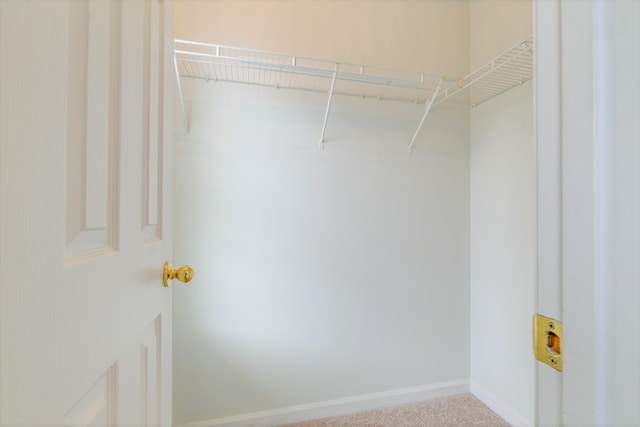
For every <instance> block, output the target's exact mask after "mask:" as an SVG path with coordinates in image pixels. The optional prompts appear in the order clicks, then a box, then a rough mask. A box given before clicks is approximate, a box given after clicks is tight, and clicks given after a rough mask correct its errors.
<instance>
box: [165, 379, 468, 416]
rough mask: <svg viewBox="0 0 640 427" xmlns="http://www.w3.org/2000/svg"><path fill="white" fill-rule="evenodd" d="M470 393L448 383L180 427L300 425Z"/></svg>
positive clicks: (463, 385) (465, 384)
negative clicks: (310, 421) (306, 422)
mask: <svg viewBox="0 0 640 427" xmlns="http://www.w3.org/2000/svg"><path fill="white" fill-rule="evenodd" d="M468 392H469V379H462V380H457V381H447V382H442V383H437V384H429V385H424V386H419V387H411V388H403V389H399V390H390V391H384V392H381V393H372V394H364V395H359V396H352V397H347V398H344V399H335V400H327V401H324V402H316V403H310V404H306V405H297V406H289V407H287V408H280V409H273V410H268V411H260V412H251V413H248V414H243V415H236V416H233V417H225V418H214V419H211V420H205V421H199V422H196V423H189V424H182V425H180V426H176V427H212V426H224V427H240V426H243V427H248V426H254V427H266V426H278V425H282V424H288V423H296V422H301V421H306V420H313V419H317V418H324V417H334V416H339V415H346V414H353V413H356V412H362V411H369V410H372V409H379V408H384V407H388V406H396V405H403V404H407V403H413V402H419V401H423V400H429V399H434V398H437V397H446V396H452V395H455V394H461V393H468Z"/></svg>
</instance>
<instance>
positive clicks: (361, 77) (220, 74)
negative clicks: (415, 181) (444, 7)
mask: <svg viewBox="0 0 640 427" xmlns="http://www.w3.org/2000/svg"><path fill="white" fill-rule="evenodd" d="M174 48H175V50H174V64H175V68H176V75H177V79H178V92H179V96H180V102H181V106H182V112H183V115H184V120H185V129H186V130H187V131H188V129H189V122H188V117H187V114H186V110H185V107H184V98H183V95H182V84H181V79H182V78H197V79H205V80H213V81H221V82H233V83H243V84H251V85H258V86H269V87H274V88H282V89H295V90H304V91H312V92H319V93H324V94H327V95H328V100H327V106H326V111H325V116H324V123H323V127H322V133H321V136H320V148H323V147H324V134H325V130H326V127H327V120H328V116H329V112H330V109H331V102H332V99H333V96H334V95H344V96H357V97H361V98H373V99H378V100H385V101H400V102H411V103H414V104H422V105H424V109H425V111H424V113H423V116H422V119H421V120H420V124H419V125H418V128H417V130H416V132H415V134H414V136H413V139H412V140H411V142H410V144H409V151H411V149H412V147H413V144H414V142H415V140H416V137H417V136H418V133H419V132H420V129H421V128H422V125H423V123H424V121H425V119H426V117H427V115H428V114H429V111H430V110H431V108H432V107H434V106H436V105H438V104H441V103H443V102H448V103H458V104H460V103H463V104H466V105H469V103H470V105H471V106H476V105H479V104H481V103H482V102H484V101H486V100H488V99H491V98H493V97H494V96H496V95H498V94H500V93H502V92H504V91H506V90H509V89H510V88H512V87H514V86H516V85H519V84H522V83H524V82H525V81H527V80H529V79H530V78H531V76H532V71H533V58H532V56H533V52H532V48H533V37H532V36H530V37H528V38H526V39H525V40H523V41H521V42H520V43H518V44H517V45H516V46H514V47H513V48H511V49H509V50H507V51H506V52H504V53H503V54H501V55H500V56H498V57H497V58H496V59H494V60H493V61H491V62H489V63H487V64H486V65H485V66H483V67H481V68H479V69H478V70H476V71H474V72H472V73H470V74H469V75H467V76H466V77H464V78H459V79H445V78H443V77H441V76H437V75H433V74H424V73H416V72H410V71H400V70H391V69H384V68H377V67H369V66H365V65H357V64H349V63H340V62H335V61H328V60H322V59H314V58H306V57H299V56H290V55H284V54H280V53H273V52H265V51H258V50H251V49H243V48H236V47H229V46H220V45H215V44H209V43H200V42H193V41H186V40H175V45H174Z"/></svg>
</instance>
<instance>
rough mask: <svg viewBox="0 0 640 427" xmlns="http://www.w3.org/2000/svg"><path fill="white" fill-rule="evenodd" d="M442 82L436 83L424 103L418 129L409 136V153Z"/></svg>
mask: <svg viewBox="0 0 640 427" xmlns="http://www.w3.org/2000/svg"><path fill="white" fill-rule="evenodd" d="M442 82H444V79H441V80H440V82H439V83H438V86H436V90H435V91H434V92H433V95H432V96H431V99H430V100H429V103H428V104H427V105H426V107H425V109H424V114H423V115H422V119H420V123H419V124H418V129H416V133H414V134H413V138H411V143H410V144H409V148H408V149H407V151H408V152H409V154H411V152H412V151H413V144H415V142H416V138H417V137H418V133H420V129H422V125H423V124H424V121H425V119H426V118H427V115H429V111H431V107H433V101H435V100H436V98H437V96H438V92H440V87H441V86H442Z"/></svg>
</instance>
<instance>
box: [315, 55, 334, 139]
mask: <svg viewBox="0 0 640 427" xmlns="http://www.w3.org/2000/svg"><path fill="white" fill-rule="evenodd" d="M337 76H338V64H336V66H335V69H334V71H333V77H332V78H331V87H330V88H329V99H328V100H327V109H326V111H325V112H324V122H323V123H322V133H321V134H320V143H319V145H318V148H320V149H321V150H324V132H325V131H326V130H327V120H328V119H329V110H330V109H331V101H332V99H333V91H334V89H335V87H336V77H337Z"/></svg>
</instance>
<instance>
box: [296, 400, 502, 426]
mask: <svg viewBox="0 0 640 427" xmlns="http://www.w3.org/2000/svg"><path fill="white" fill-rule="evenodd" d="M340 426H368V427H395V426H416V427H418V426H420V427H432V426H433V427H454V426H456V427H457V426H483V427H508V426H509V424H508V423H507V422H506V421H505V420H503V419H502V418H500V417H499V416H498V415H497V414H496V413H495V412H493V411H492V410H491V409H489V408H488V407H487V406H485V405H484V404H483V403H482V402H480V401H479V400H478V399H476V398H475V397H474V396H473V395H472V394H470V393H465V394H460V395H456V396H449V397H442V398H438V399H431V400H427V401H424V402H417V403H412V404H409V405H403V406H396V407H389V408H383V409H376V410H373V411H367V412H360V413H357V414H351V415H343V416H340V417H330V418H322V419H318V420H310V421H304V422H301V423H296V424H289V425H288V427H340Z"/></svg>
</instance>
